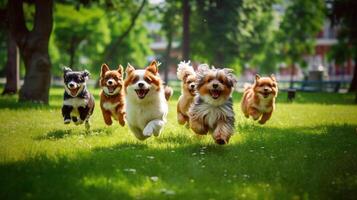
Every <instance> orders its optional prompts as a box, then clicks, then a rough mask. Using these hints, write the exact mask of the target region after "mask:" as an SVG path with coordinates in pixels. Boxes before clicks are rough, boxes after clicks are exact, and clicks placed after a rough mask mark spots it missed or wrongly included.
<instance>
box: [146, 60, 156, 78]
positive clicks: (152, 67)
mask: <svg viewBox="0 0 357 200" xmlns="http://www.w3.org/2000/svg"><path fill="white" fill-rule="evenodd" d="M146 70H147V71H149V72H151V73H153V74H155V75H156V74H157V73H158V72H159V69H158V64H157V62H156V60H153V61H152V62H151V63H150V65H149V66H148V67H147V68H146Z"/></svg>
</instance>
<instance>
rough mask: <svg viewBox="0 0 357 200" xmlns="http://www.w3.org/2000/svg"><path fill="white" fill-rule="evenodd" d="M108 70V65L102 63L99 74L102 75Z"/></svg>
mask: <svg viewBox="0 0 357 200" xmlns="http://www.w3.org/2000/svg"><path fill="white" fill-rule="evenodd" d="M107 71H109V67H108V65H107V64H105V63H104V64H102V67H101V73H100V76H101V77H104V75H105V73H106V72H107Z"/></svg>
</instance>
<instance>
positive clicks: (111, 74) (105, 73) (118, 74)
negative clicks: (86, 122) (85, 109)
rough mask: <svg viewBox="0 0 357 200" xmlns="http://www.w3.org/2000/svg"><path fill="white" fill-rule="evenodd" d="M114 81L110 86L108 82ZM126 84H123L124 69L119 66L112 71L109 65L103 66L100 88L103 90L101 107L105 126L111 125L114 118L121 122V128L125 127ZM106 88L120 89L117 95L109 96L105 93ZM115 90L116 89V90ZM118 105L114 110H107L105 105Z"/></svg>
mask: <svg viewBox="0 0 357 200" xmlns="http://www.w3.org/2000/svg"><path fill="white" fill-rule="evenodd" d="M109 79H113V80H114V83H113V85H108V83H107V81H108V80H109ZM123 85H124V83H123V67H122V66H121V65H119V67H118V69H117V70H110V69H109V67H108V65H106V64H103V65H102V69H101V75H100V86H101V87H102V90H101V92H100V107H101V110H102V114H103V119H104V122H105V124H107V125H111V124H112V123H113V122H112V117H113V118H114V119H116V120H118V121H119V124H120V125H121V126H124V125H125V120H124V119H125V108H124V106H125V99H124V86H123ZM104 87H113V88H119V89H118V90H119V92H118V93H117V94H113V95H108V94H106V93H105V91H104V89H103V88H104ZM114 90H115V89H114ZM105 103H110V104H118V105H116V106H115V108H114V109H113V110H108V109H106V108H105V106H104V104H105Z"/></svg>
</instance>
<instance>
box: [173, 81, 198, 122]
mask: <svg viewBox="0 0 357 200" xmlns="http://www.w3.org/2000/svg"><path fill="white" fill-rule="evenodd" d="M195 82H196V75H195V74H186V75H185V76H184V77H183V80H182V83H181V96H180V98H179V101H178V103H177V121H178V123H179V124H181V125H183V124H185V123H187V127H189V121H190V118H189V116H188V110H189V108H190V106H191V104H192V102H193V99H194V97H195V93H196V90H195V89H194V88H191V84H193V83H195Z"/></svg>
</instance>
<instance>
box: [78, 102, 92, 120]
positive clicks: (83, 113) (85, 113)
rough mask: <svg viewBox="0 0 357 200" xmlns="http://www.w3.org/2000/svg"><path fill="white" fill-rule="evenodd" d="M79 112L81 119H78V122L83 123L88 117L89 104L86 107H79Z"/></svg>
mask: <svg viewBox="0 0 357 200" xmlns="http://www.w3.org/2000/svg"><path fill="white" fill-rule="evenodd" d="M78 112H79V119H80V120H78V123H79V124H81V123H83V122H84V121H85V120H86V119H87V117H88V114H89V107H88V106H86V107H78Z"/></svg>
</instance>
